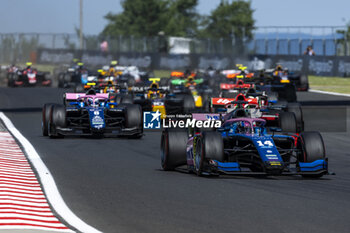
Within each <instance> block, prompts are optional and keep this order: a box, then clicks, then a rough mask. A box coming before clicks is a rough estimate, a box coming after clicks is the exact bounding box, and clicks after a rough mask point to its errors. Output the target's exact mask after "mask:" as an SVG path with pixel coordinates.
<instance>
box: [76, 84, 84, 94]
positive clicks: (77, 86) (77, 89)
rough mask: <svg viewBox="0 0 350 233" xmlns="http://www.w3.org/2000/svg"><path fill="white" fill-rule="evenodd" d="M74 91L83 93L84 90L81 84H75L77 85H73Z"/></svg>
mask: <svg viewBox="0 0 350 233" xmlns="http://www.w3.org/2000/svg"><path fill="white" fill-rule="evenodd" d="M74 92H75V93H84V92H85V90H84V87H83V85H81V84H77V85H76V86H75V87H74Z"/></svg>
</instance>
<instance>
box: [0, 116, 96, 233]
mask: <svg viewBox="0 0 350 233" xmlns="http://www.w3.org/2000/svg"><path fill="white" fill-rule="evenodd" d="M0 119H2V121H3V122H4V124H5V126H6V128H7V129H8V130H9V132H10V133H11V134H12V135H13V136H14V137H15V138H16V139H17V140H18V141H19V142H20V143H21V145H22V147H23V148H24V150H25V152H26V155H27V157H28V159H29V160H30V161H31V163H32V164H33V166H34V168H35V169H36V171H37V173H38V175H39V177H40V181H41V184H42V186H43V189H44V192H45V195H46V197H47V199H48V201H49V202H50V204H51V206H52V207H53V208H54V209H55V211H56V212H57V214H58V215H59V216H60V217H62V218H63V219H64V220H65V221H66V222H67V223H68V224H70V225H71V226H73V227H75V228H76V229H77V230H79V231H81V232H89V233H95V232H100V231H98V230H97V229H95V228H93V227H92V226H90V225H88V224H86V223H85V222H83V221H82V220H81V219H80V218H79V217H77V216H76V215H75V214H74V213H73V212H72V211H71V210H70V209H69V208H68V206H67V205H66V203H65V202H64V200H63V199H62V197H61V194H60V193H59V191H58V189H57V186H56V183H55V180H54V179H53V177H52V175H51V173H50V171H49V170H48V169H47V167H46V165H45V164H44V163H43V161H42V160H41V158H40V156H39V155H38V153H37V152H36V150H35V149H34V147H33V146H32V144H30V142H29V141H28V140H27V139H26V138H25V137H24V136H23V135H22V134H21V133H20V132H19V131H18V130H17V129H16V128H15V126H14V125H13V124H12V122H11V121H10V119H9V118H7V117H6V116H5V114H4V113H2V112H0Z"/></svg>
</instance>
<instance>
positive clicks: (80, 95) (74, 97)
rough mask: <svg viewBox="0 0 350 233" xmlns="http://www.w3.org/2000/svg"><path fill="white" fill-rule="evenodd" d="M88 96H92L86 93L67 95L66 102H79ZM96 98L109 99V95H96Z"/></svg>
mask: <svg viewBox="0 0 350 233" xmlns="http://www.w3.org/2000/svg"><path fill="white" fill-rule="evenodd" d="M87 96H90V95H87V94H85V93H66V94H65V98H66V100H77V99H79V98H84V97H87ZM95 96H96V97H97V98H101V99H108V96H109V93H96V95H95Z"/></svg>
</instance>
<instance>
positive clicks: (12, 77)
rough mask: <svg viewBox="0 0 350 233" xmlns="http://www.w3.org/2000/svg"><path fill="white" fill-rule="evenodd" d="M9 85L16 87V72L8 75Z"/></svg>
mask: <svg viewBox="0 0 350 233" xmlns="http://www.w3.org/2000/svg"><path fill="white" fill-rule="evenodd" d="M7 86H8V87H15V74H12V73H10V74H8V76H7Z"/></svg>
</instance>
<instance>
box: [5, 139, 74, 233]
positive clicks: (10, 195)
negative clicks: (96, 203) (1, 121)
mask: <svg viewBox="0 0 350 233" xmlns="http://www.w3.org/2000/svg"><path fill="white" fill-rule="evenodd" d="M18 228H26V229H42V230H58V231H61V232H72V231H71V230H70V229H69V228H68V227H66V226H65V225H63V224H62V223H61V222H60V221H59V220H58V219H57V218H56V217H55V216H54V215H53V213H52V212H51V209H50V206H49V205H48V203H47V201H46V198H45V195H44V193H43V191H42V190H41V187H40V184H39V182H38V180H37V178H36V176H35V174H34V172H33V171H32V169H31V167H30V165H29V163H28V161H27V159H26V158H25V156H24V154H23V152H22V150H21V148H20V147H19V146H18V145H17V143H16V141H15V139H14V138H13V137H12V135H11V134H10V133H8V132H0V229H18Z"/></svg>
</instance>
